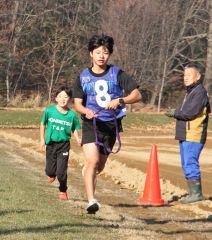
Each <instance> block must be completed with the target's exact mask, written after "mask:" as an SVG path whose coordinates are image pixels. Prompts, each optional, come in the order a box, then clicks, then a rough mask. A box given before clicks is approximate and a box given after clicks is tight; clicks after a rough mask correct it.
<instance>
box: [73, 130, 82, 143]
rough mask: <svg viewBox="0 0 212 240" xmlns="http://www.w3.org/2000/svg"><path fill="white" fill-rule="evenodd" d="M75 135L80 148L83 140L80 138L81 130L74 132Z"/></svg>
mask: <svg viewBox="0 0 212 240" xmlns="http://www.w3.org/2000/svg"><path fill="white" fill-rule="evenodd" d="M73 135H74V137H75V139H76V141H77V144H78V145H79V146H81V143H82V140H81V138H80V137H79V130H74V131H73Z"/></svg>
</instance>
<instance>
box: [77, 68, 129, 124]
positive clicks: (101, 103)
mask: <svg viewBox="0 0 212 240" xmlns="http://www.w3.org/2000/svg"><path fill="white" fill-rule="evenodd" d="M119 70H120V69H119V68H118V67H117V66H114V65H111V66H110V68H109V70H108V72H107V73H106V74H105V75H104V76H101V77H96V76H93V75H92V74H91V73H90V71H89V69H88V68H86V69H85V70H83V71H82V73H81V74H80V82H81V86H82V89H83V92H84V93H85V95H86V103H85V107H86V108H89V109H92V110H93V111H94V112H95V113H97V115H98V116H97V119H98V120H100V121H104V122H106V121H111V120H113V119H114V110H105V107H106V106H107V104H108V102H110V101H111V100H113V99H116V98H120V97H123V93H122V90H121V88H120V86H119V84H118V78H117V76H118V72H119ZM115 115H116V118H121V117H123V116H125V115H126V108H125V106H122V107H118V108H117V109H116V110H115Z"/></svg>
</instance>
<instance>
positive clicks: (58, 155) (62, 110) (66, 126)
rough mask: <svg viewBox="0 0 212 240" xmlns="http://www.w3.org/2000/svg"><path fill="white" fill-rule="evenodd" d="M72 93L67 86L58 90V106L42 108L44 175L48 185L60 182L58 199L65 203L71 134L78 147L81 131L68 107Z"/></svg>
mask: <svg viewBox="0 0 212 240" xmlns="http://www.w3.org/2000/svg"><path fill="white" fill-rule="evenodd" d="M71 97H72V92H71V91H70V90H68V89H67V88H66V87H60V88H59V89H58V90H57V92H56V94H55V101H56V103H57V105H53V106H49V107H47V108H46V109H45V111H44V113H43V117H42V120H41V124H40V150H41V151H43V150H44V148H45V145H46V174H47V176H48V182H50V183H52V182H54V180H55V178H56V177H57V179H58V181H59V191H60V193H59V198H60V199H61V200H68V195H67V192H66V190H67V168H68V159H69V150H70V139H71V133H73V134H74V136H75V138H76V140H77V142H78V144H81V140H80V138H79V136H78V131H77V130H79V129H80V123H79V119H78V117H77V115H76V113H75V112H73V111H72V110H70V109H69V108H68V104H69V100H70V98H71Z"/></svg>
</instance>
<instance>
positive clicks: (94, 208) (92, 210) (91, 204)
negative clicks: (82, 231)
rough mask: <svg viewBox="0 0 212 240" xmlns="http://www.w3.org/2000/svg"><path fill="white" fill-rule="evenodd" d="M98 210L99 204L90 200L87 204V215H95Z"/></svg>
mask: <svg viewBox="0 0 212 240" xmlns="http://www.w3.org/2000/svg"><path fill="white" fill-rule="evenodd" d="M99 208H100V204H99V203H98V202H97V201H96V199H92V200H90V201H89V203H88V207H87V212H88V214H95V213H96V212H97V211H98V210H99Z"/></svg>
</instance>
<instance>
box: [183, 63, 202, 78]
mask: <svg viewBox="0 0 212 240" xmlns="http://www.w3.org/2000/svg"><path fill="white" fill-rule="evenodd" d="M186 68H194V69H196V70H197V72H198V73H199V74H200V75H202V74H203V70H202V67H200V65H198V64H196V63H189V64H187V65H186V66H185V68H184V69H186Z"/></svg>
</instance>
